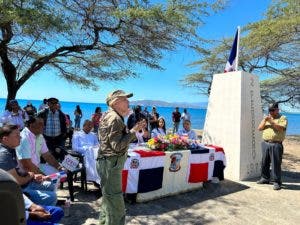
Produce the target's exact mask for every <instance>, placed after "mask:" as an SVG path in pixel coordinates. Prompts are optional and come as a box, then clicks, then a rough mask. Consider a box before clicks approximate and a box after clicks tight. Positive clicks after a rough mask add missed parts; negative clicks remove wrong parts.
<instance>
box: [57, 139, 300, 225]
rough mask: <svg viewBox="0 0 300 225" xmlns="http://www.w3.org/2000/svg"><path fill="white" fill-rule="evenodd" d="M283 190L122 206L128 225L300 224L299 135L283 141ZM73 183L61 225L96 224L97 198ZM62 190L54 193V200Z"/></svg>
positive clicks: (223, 191)
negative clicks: (72, 197) (73, 187)
mask: <svg viewBox="0 0 300 225" xmlns="http://www.w3.org/2000/svg"><path fill="white" fill-rule="evenodd" d="M284 147H285V150H284V159H283V165H282V169H283V189H282V190H280V191H273V190H272V185H257V184H256V182H255V180H252V181H246V182H233V181H230V180H225V181H222V182H220V183H219V184H212V183H206V184H205V185H204V188H201V189H199V190H196V191H192V192H188V193H185V194H180V195H176V196H171V197H166V198H162V199H158V200H154V201H151V202H147V203H137V204H127V203H126V210H127V211H126V214H127V217H126V221H127V224H128V225H137V224H140V225H147V224H150V225H151V224H162V225H165V224H172V225H177V224H178V225H179V224H184V225H189V224H191V225H192V224H193V225H194V224H196V225H198V224H222V225H224V224H225V225H226V224H230V225H234V224H247V225H248V224H260V225H265V224H268V225H272V224H274V225H275V224H276V225H277V224H278V225H279V224H280V225H294V224H295V225H296V224H299V221H300V211H299V209H300V135H299V136H288V137H287V138H286V140H285V141H284ZM79 185H80V184H79V182H78V183H75V190H76V193H75V202H73V203H72V205H71V208H70V214H71V215H70V216H69V217H65V218H63V219H62V221H61V224H64V225H80V224H85V225H88V224H89V225H93V224H98V222H97V221H98V220H97V219H98V215H99V213H98V210H99V205H100V202H101V198H100V194H99V192H98V191H97V190H96V189H95V188H94V187H93V185H89V187H88V191H87V192H83V191H81V190H80V188H79ZM67 195H68V191H67V188H65V189H63V190H59V191H58V196H59V198H64V197H65V196H67Z"/></svg>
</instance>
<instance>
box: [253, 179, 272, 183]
mask: <svg viewBox="0 0 300 225" xmlns="http://www.w3.org/2000/svg"><path fill="white" fill-rule="evenodd" d="M256 183H257V184H269V183H270V181H269V180H267V179H265V178H260V180H258V181H257V182H256Z"/></svg>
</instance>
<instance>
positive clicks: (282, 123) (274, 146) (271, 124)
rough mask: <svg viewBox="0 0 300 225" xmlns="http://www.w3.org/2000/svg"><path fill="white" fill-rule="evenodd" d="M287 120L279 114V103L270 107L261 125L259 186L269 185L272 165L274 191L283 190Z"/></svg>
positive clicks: (259, 127)
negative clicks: (283, 162) (282, 172)
mask: <svg viewBox="0 0 300 225" xmlns="http://www.w3.org/2000/svg"><path fill="white" fill-rule="evenodd" d="M286 128H287V119H286V117H285V116H283V115H281V114H279V108H278V103H273V104H270V105H269V115H267V116H266V117H265V118H264V119H263V120H262V121H261V123H260V124H259V126H258V130H260V131H262V138H263V142H262V145H261V146H262V166H261V179H260V180H259V181H257V183H258V184H269V182H270V178H271V176H270V163H271V165H272V178H273V180H274V186H273V189H274V190H280V189H281V161H282V154H283V145H282V142H283V140H284V138H285V133H286Z"/></svg>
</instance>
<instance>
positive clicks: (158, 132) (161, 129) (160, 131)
mask: <svg viewBox="0 0 300 225" xmlns="http://www.w3.org/2000/svg"><path fill="white" fill-rule="evenodd" d="M166 132H167V131H166V121H165V119H164V118H163V117H159V118H158V126H157V127H156V128H154V129H153V130H152V131H151V138H154V137H158V136H165V135H166Z"/></svg>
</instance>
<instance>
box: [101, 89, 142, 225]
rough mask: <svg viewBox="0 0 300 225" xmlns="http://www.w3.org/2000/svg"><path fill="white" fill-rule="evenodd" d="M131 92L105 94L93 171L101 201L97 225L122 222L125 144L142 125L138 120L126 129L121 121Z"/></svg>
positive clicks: (127, 109) (125, 113) (130, 140)
mask: <svg viewBox="0 0 300 225" xmlns="http://www.w3.org/2000/svg"><path fill="white" fill-rule="evenodd" d="M131 96H132V93H130V94H126V93H125V92H124V91H122V90H116V91H114V92H112V93H111V94H109V95H108V97H107V99H106V103H107V105H108V106H109V107H110V108H109V110H108V111H107V113H106V114H105V115H104V116H103V118H102V120H101V123H100V126H99V139H100V142H101V145H100V148H99V152H98V158H97V160H98V162H97V170H98V174H99V175H100V178H101V190H102V204H101V206H100V208H101V209H100V217H99V224H105V225H124V224H125V204H124V200H123V194H122V177H121V175H122V169H123V167H124V163H125V161H126V159H127V150H128V147H129V143H130V142H132V141H133V140H134V139H135V138H136V134H135V133H136V132H138V131H139V130H141V129H142V128H143V126H144V125H143V123H142V121H140V122H137V123H136V124H135V125H134V126H133V127H132V128H131V129H130V130H128V129H127V128H126V125H125V124H124V117H125V116H127V115H128V113H129V102H128V99H127V98H130V97H131Z"/></svg>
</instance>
